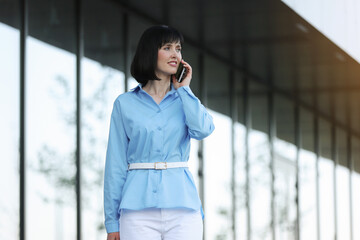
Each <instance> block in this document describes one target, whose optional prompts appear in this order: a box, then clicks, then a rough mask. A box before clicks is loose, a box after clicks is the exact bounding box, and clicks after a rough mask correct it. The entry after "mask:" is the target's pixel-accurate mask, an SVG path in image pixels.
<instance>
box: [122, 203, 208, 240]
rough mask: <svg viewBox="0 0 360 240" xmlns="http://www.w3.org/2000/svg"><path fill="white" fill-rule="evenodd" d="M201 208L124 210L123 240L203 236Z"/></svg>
mask: <svg viewBox="0 0 360 240" xmlns="http://www.w3.org/2000/svg"><path fill="white" fill-rule="evenodd" d="M202 236H203V221H202V217H201V213H200V211H194V210H191V209H186V208H179V209H174V208H170V209H165V208H147V209H143V210H127V209H123V210H121V216H120V240H144V239H146V240H202Z"/></svg>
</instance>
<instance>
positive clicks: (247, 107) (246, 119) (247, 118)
mask: <svg viewBox="0 0 360 240" xmlns="http://www.w3.org/2000/svg"><path fill="white" fill-rule="evenodd" d="M243 93H244V98H243V101H244V103H243V106H244V123H245V128H246V132H245V171H246V182H245V194H246V209H247V239H248V240H251V239H252V236H251V209H250V161H249V132H250V121H251V115H250V99H249V98H250V97H249V96H250V94H249V79H248V78H247V77H245V76H244V77H243Z"/></svg>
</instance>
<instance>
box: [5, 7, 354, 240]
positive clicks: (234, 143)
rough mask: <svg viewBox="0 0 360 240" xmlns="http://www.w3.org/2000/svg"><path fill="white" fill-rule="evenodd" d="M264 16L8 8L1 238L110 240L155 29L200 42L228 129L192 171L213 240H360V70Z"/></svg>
mask: <svg viewBox="0 0 360 240" xmlns="http://www.w3.org/2000/svg"><path fill="white" fill-rule="evenodd" d="M256 2H257V4H254V3H251V2H243V1H238V2H237V1H229V2H224V3H219V2H218V1H215V0H211V1H200V0H199V1H190V0H186V1H182V2H174V1H162V0H153V1H126V0H103V1H99V0H88V1H81V0H63V1H56V0H52V1H44V0H19V1H12V0H2V1H0V36H1V37H0V73H1V76H0V113H1V116H2V117H1V118H0V143H1V144H0V149H1V153H2V155H1V156H2V161H1V162H2V165H1V168H0V191H1V193H2V194H1V197H0V239H2V240H13V239H20V240H25V239H27V240H32V239H36V240H43V239H55V240H62V239H66V240H70V239H77V240H80V239H87V240H100V239H104V238H105V237H106V232H105V228H104V224H103V222H104V217H103V175H104V165H105V152H106V146H107V137H108V131H109V123H110V114H111V109H112V104H113V101H114V100H115V98H116V97H117V96H118V95H119V94H121V93H124V92H126V91H129V90H130V89H131V88H133V87H135V86H136V85H137V82H136V81H135V80H134V79H133V78H132V77H131V76H130V74H129V68H130V63H131V60H132V57H133V55H134V52H135V48H136V45H137V42H138V40H139V37H140V35H141V34H142V32H143V31H144V29H146V28H147V27H149V26H151V25H154V24H168V25H171V26H174V27H175V28H177V29H179V30H180V31H181V32H182V33H183V34H184V36H185V44H184V47H183V56H184V59H186V60H187V61H188V62H189V63H190V64H191V66H192V68H193V80H192V83H191V89H192V90H193V92H194V93H195V95H197V96H198V97H199V99H200V100H201V101H202V103H203V104H204V105H206V107H207V108H208V109H209V112H210V113H211V115H212V116H213V118H214V124H215V126H216V130H215V131H214V133H213V134H212V135H211V136H210V137H208V138H206V139H205V140H203V141H196V140H192V143H191V144H192V145H191V154H190V161H189V163H190V170H191V172H192V173H193V175H194V179H195V182H196V184H197V187H198V190H199V195H200V197H201V199H202V201H203V206H204V212H205V221H204V239H206V240H235V239H239V240H242V239H247V240H267V239H271V240H282V239H284V240H285V239H286V240H291V239H296V240H300V239H306V240H312V239H314V240H329V239H338V240H348V239H349V240H356V239H360V230H359V227H358V226H360V207H359V205H358V204H357V203H358V202H360V125H359V122H360V109H359V108H358V107H357V105H358V104H357V103H358V102H359V101H360V96H359V92H360V84H359V78H360V64H359V63H358V62H356V61H355V60H354V59H353V58H352V57H351V56H350V55H351V54H353V53H351V54H350V53H349V54H347V52H344V51H343V50H342V49H341V48H340V47H338V46H336V45H335V44H333V43H332V42H331V41H330V40H329V39H327V38H326V37H324V36H323V35H322V33H321V31H322V30H321V29H320V30H317V29H316V28H315V27H313V26H312V25H311V24H309V23H308V22H306V21H305V20H304V19H303V18H301V17H300V16H299V15H297V14H296V13H295V12H294V11H293V10H292V9H290V8H289V7H288V6H287V5H286V4H285V3H282V2H281V1H275V0H271V1H263V0H260V1H256ZM350 2H351V1H348V2H347V5H346V6H347V7H348V6H350V5H351V4H350ZM287 4H288V5H290V6H291V5H296V4H295V1H288V3H287ZM354 4H355V3H354ZM355 5H356V4H355ZM355 5H354V8H355V7H359V4H357V5H356V6H355ZM305 10H306V7H304V6H301V11H303V12H304V11H305ZM322 11H324V12H326V11H325V10H322ZM322 21H323V20H322ZM347 21H350V20H347ZM356 24H357V25H354V26H357V29H360V28H359V24H360V23H359V22H357V23H356ZM354 28H355V27H354ZM357 34H360V33H359V31H358V32H357ZM357 36H358V35H357Z"/></svg>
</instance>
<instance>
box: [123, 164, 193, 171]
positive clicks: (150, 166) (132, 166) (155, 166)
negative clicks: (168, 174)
mask: <svg viewBox="0 0 360 240" xmlns="http://www.w3.org/2000/svg"><path fill="white" fill-rule="evenodd" d="M185 167H188V163H187V162H155V163H130V164H129V168H128V170H134V169H157V170H165V169H168V168H185Z"/></svg>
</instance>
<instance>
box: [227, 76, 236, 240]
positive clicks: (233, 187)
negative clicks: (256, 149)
mask: <svg viewBox="0 0 360 240" xmlns="http://www.w3.org/2000/svg"><path fill="white" fill-rule="evenodd" d="M234 75H235V73H234V70H233V69H230V72H229V81H230V84H229V87H230V89H229V90H230V116H231V160H232V162H231V164H232V168H231V197H232V201H231V204H232V213H231V214H232V215H231V218H232V219H231V220H232V221H231V222H232V225H231V228H232V232H233V239H234V240H236V213H237V208H236V189H237V188H236V181H235V174H236V155H235V123H236V122H237V101H236V91H235V90H236V82H235V76H234Z"/></svg>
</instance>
